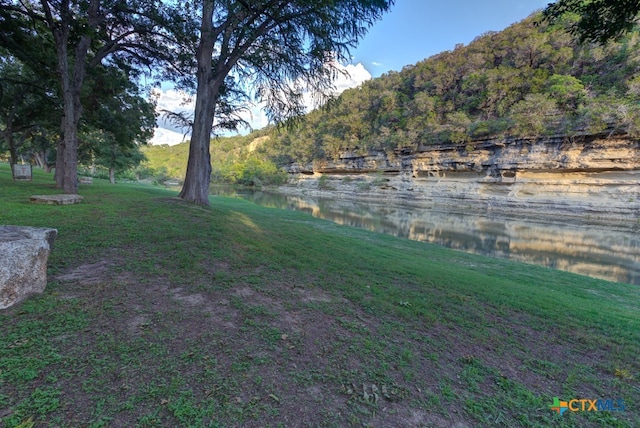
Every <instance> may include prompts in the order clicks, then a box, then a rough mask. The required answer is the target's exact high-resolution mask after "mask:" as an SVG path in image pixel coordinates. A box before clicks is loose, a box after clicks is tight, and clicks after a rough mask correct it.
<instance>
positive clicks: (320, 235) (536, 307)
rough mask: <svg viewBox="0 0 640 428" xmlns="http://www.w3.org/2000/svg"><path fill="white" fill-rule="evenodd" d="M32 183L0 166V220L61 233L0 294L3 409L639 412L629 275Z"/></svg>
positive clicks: (220, 418) (101, 188)
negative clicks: (33, 290) (556, 402)
mask: <svg viewBox="0 0 640 428" xmlns="http://www.w3.org/2000/svg"><path fill="white" fill-rule="evenodd" d="M47 193H57V190H56V189H55V188H54V187H53V185H52V181H51V177H50V176H49V175H45V174H43V173H40V172H39V171H34V182H31V183H14V182H12V181H11V175H10V172H9V170H8V168H5V167H4V166H0V199H1V200H2V201H3V202H2V203H3V207H2V210H1V211H0V223H1V224H23V225H31V226H48V227H55V228H57V229H58V231H59V236H58V238H57V240H56V243H55V247H54V249H53V252H52V254H51V257H50V259H49V278H50V281H49V284H48V287H47V290H46V291H45V293H44V294H42V295H38V296H33V297H32V298H30V299H28V300H27V301H25V302H23V303H22V304H20V305H17V306H14V307H12V308H9V309H8V310H5V311H2V312H0V325H2V326H3V335H1V336H0V362H1V364H0V367H2V371H0V420H1V421H2V422H3V423H4V424H5V425H6V426H8V427H13V426H15V425H17V424H19V423H21V422H24V421H28V420H30V418H31V420H33V421H34V422H36V424H39V425H47V424H48V425H56V426H60V427H72V426H145V427H150V426H203V427H204V426H210V427H215V426H243V427H258V426H260V427H263V426H278V425H284V426H299V425H306V426H350V425H351V426H363V425H365V426H366V425H369V426H421V425H422V426H437V427H450V426H458V427H467V426H468V427H471V426H490V425H496V424H504V425H507V426H516V425H517V426H531V427H534V426H535V427H537V426H549V425H554V426H565V427H569V426H621V427H626V426H628V427H631V426H637V425H639V424H640V419H638V412H637V411H636V410H637V403H640V391H639V390H638V389H637V387H636V379H637V377H638V376H639V375H640V366H639V365H638V360H637V349H638V347H639V346H640V320H638V318H637V313H638V311H639V310H640V291H639V289H638V287H637V286H630V285H624V284H614V283H609V282H605V281H600V280H595V279H590V278H586V277H583V276H578V275H573V274H569V273H564V272H560V271H554V270H550V269H545V268H541V267H536V266H529V265H523V264H519V263H513V262H508V261H505V260H497V259H490V258H485V257H481V256H475V255H471V254H465V253H460V252H455V251H452V250H448V249H445V248H440V247H438V246H435V245H429V244H424V243H420V242H414V241H409V240H405V239H400V238H395V237H391V236H386V235H382V234H375V233H370V232H367V231H364V230H359V229H354V228H350V227H342V226H339V225H336V224H333V223H331V222H327V221H322V220H318V219H313V218H311V217H309V216H307V215H305V214H302V213H298V212H293V211H284V210H276V209H269V208H264V207H259V206H256V205H252V204H250V203H247V202H244V201H240V200H234V199H228V198H222V197H215V198H212V208H210V209H203V208H200V207H196V206H193V205H190V204H185V203H183V202H181V201H180V200H178V199H176V198H175V192H169V191H166V190H162V189H158V188H155V187H150V186H135V185H115V186H114V185H109V184H108V183H107V182H105V181H103V180H94V183H93V184H92V185H81V187H80V194H81V195H82V196H84V201H83V203H82V204H78V205H70V206H45V205H33V204H30V203H29V202H28V197H29V196H30V195H31V194H47ZM523 296H526V298H523ZM554 397H559V398H560V399H561V400H570V399H573V398H589V399H598V398H602V399H608V398H611V399H616V400H618V399H620V400H623V402H624V403H625V405H626V407H625V410H624V411H622V410H620V409H619V410H618V411H604V412H569V411H567V412H565V413H564V414H563V415H558V414H556V413H555V412H554V411H552V410H551V405H552V403H553V399H554Z"/></svg>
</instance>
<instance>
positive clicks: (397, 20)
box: [152, 0, 552, 145]
mask: <svg viewBox="0 0 640 428" xmlns="http://www.w3.org/2000/svg"><path fill="white" fill-rule="evenodd" d="M550 1H552V0H485V1H482V0H481V1H473V0H445V1H437V0H396V1H395V4H394V5H393V6H392V8H391V11H390V12H389V13H387V14H385V15H384V16H383V17H382V19H381V20H380V21H377V22H376V23H375V24H374V26H373V27H371V28H370V29H369V31H368V33H367V34H366V35H365V36H364V38H363V39H362V40H361V41H360V43H359V45H358V47H357V48H356V49H354V50H353V51H352V56H353V57H352V60H351V63H350V64H345V66H346V69H347V71H348V72H349V74H350V76H351V77H350V78H348V79H347V78H342V80H341V81H339V82H336V83H335V86H336V87H337V88H338V89H339V90H340V91H341V90H344V89H347V88H350V87H354V86H358V85H359V84H361V83H362V82H364V81H366V80H368V79H370V78H372V77H379V76H380V75H382V74H383V73H386V72H388V71H391V70H393V71H400V70H402V68H403V67H404V66H405V65H411V64H415V63H417V62H419V61H422V60H423V59H425V58H428V57H430V56H432V55H435V54H437V53H439V52H442V51H446V50H452V49H453V48H454V47H455V45H456V44H458V43H463V44H465V45H467V44H469V43H470V42H471V41H472V40H473V39H475V38H476V37H478V36H480V35H481V34H483V33H486V32H487V31H501V30H503V29H505V28H506V27H508V26H509V25H511V24H513V23H516V22H518V21H521V20H523V19H524V18H526V17H527V16H529V15H530V14H531V13H533V12H534V11H536V10H540V9H543V8H544V7H545V6H546V5H547V4H548V3H549V2H550ZM158 95H159V101H158V102H159V105H160V107H162V108H166V109H169V110H172V111H181V110H183V111H189V110H191V111H192V109H193V104H192V103H189V104H187V105H184V103H183V99H184V95H183V94H180V93H178V92H176V91H173V90H168V91H164V90H163V91H161V92H160V93H159V94H158ZM250 109H251V112H250V115H248V116H247V117H246V118H245V119H246V120H247V121H249V122H250V123H251V125H252V128H253V129H260V128H262V127H263V126H266V125H267V124H268V121H267V118H266V116H265V115H264V113H263V111H262V108H261V106H259V105H254V106H251V107H250ZM247 132H248V130H244V131H243V132H242V133H243V134H245V133H247ZM184 137H185V136H184V135H183V133H182V131H181V130H178V129H175V127H174V126H173V125H171V124H170V123H167V122H166V121H164V120H162V119H160V120H159V124H158V128H156V133H155V136H154V138H153V140H152V144H170V145H173V144H178V143H180V142H182V141H183V139H184ZM187 139H188V137H187Z"/></svg>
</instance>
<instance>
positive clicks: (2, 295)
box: [0, 225, 58, 309]
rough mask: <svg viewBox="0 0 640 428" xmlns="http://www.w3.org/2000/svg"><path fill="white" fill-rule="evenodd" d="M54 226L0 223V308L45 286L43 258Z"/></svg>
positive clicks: (52, 234) (53, 232)
mask: <svg viewBox="0 0 640 428" xmlns="http://www.w3.org/2000/svg"><path fill="white" fill-rule="evenodd" d="M57 234H58V231H57V230H56V229H46V228H36V227H26V226H3V225H0V309H6V308H8V307H9V306H11V305H13V304H15V303H18V302H19V301H21V300H23V299H24V298H25V297H27V296H28V295H30V294H33V293H42V292H43V291H44V289H45V287H46V286H47V260H48V258H49V253H50V251H51V248H52V246H53V241H54V239H55V237H56V236H57Z"/></svg>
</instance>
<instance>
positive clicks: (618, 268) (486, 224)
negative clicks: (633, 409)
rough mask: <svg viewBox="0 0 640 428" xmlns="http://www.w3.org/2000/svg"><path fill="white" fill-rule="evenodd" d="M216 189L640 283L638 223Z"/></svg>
mask: <svg viewBox="0 0 640 428" xmlns="http://www.w3.org/2000/svg"><path fill="white" fill-rule="evenodd" d="M213 193H214V194H223V195H225V196H233V197H241V198H244V199H247V200H249V201H252V202H254V203H257V204H260V205H265V206H269V207H274V208H282V209H293V210H298V211H303V212H306V213H308V214H311V215H313V216H314V217H319V218H323V219H327V220H331V221H334V222H336V223H338V224H344V225H349V226H355V227H360V228H363V229H368V230H372V231H376V232H381V233H386V234H391V235H396V236H401V237H405V238H409V239H413V240H418V241H425V242H432V243H435V244H438V245H443V246H446V247H449V248H453V249H456V250H460V251H466V252H472V253H477V254H483V255H487V256H491V257H499V258H506V259H511V260H517V261H521V262H525V263H533V264H538V265H542V266H547V267H551V268H554V269H561V270H565V271H569V272H574V273H579V274H582V275H588V276H592V277H596V278H602V279H608V280H610V281H617V282H625V283H631V284H638V285H640V234H639V233H638V229H639V226H638V225H626V226H625V225H620V226H611V225H606V226H604V225H598V224H589V223H585V222H578V221H575V222H573V221H572V223H569V222H568V221H567V222H542V221H539V220H534V219H526V218H517V217H501V216H496V215H494V214H491V216H487V215H485V214H482V213H481V214H476V213H473V214H470V213H461V212H451V211H443V210H441V209H440V210H432V209H423V208H415V207H408V206H406V207H403V206H393V207H392V206H389V205H377V204H371V203H363V202H354V201H347V200H332V199H322V198H310V197H298V196H295V197H294V196H284V195H279V194H271V193H263V192H255V193H253V192H238V191H229V190H228V189H223V188H215V189H214V190H213Z"/></svg>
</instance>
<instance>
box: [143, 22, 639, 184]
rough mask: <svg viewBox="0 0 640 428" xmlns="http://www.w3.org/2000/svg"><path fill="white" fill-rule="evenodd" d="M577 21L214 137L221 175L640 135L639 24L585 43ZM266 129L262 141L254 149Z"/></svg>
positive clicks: (463, 52)
mask: <svg viewBox="0 0 640 428" xmlns="http://www.w3.org/2000/svg"><path fill="white" fill-rule="evenodd" d="M570 24H571V23H570V22H563V23H562V24H556V25H550V24H548V23H546V22H543V20H542V18H541V16H540V15H533V16H530V17H529V18H527V19H525V20H523V21H522V22H519V23H517V24H514V25H512V26H510V27H509V28H507V29H505V30H503V31H501V32H490V33H487V34H484V35H481V36H479V37H478V38H477V39H476V40H474V41H473V42H472V43H470V44H469V45H467V46H462V45H460V46H457V47H456V48H455V49H454V50H453V51H447V52H442V53H440V54H438V55H435V56H433V57H431V58H428V59H425V60H424V61H421V62H419V63H417V64H415V65H408V66H406V67H405V68H404V69H403V70H401V71H399V72H391V73H388V74H385V75H383V76H382V77H380V78H377V79H373V80H370V81H368V82H365V83H364V84H363V85H361V86H360V87H358V88H355V89H350V90H348V91H345V92H343V93H342V94H341V95H340V96H339V97H338V99H337V100H335V101H334V102H332V103H331V104H330V105H328V106H326V107H325V108H322V109H319V110H315V111H313V112H311V113H309V114H307V115H306V116H305V118H304V120H303V121H302V122H301V123H299V124H298V125H297V126H295V127H293V128H289V129H276V128H269V129H263V130H260V131H258V132H256V133H252V134H250V135H249V136H247V137H242V138H236V139H220V140H213V141H212V163H213V165H214V175H215V174H216V171H218V173H217V175H218V178H219V179H223V180H225V181H231V182H238V181H239V180H236V179H235V178H234V177H238V176H242V174H243V173H242V172H241V171H242V170H243V168H244V166H246V165H247V163H249V164H251V165H253V166H255V164H256V163H262V166H263V167H268V168H272V166H273V164H275V165H277V166H285V165H287V164H289V163H291V162H301V163H308V162H312V161H314V160H320V159H325V158H335V157H337V156H338V154H339V153H340V152H341V151H343V150H346V149H349V150H351V151H354V152H356V153H366V152H368V151H371V150H384V151H388V152H393V151H396V150H404V151H414V150H419V149H420V147H424V146H427V145H430V144H442V143H445V144H446V143H466V142H469V141H473V140H482V139H490V138H497V139H504V138H520V137H527V138H531V137H533V138H535V137H542V136H545V135H558V134H559V135H565V136H567V137H568V138H571V137H577V136H581V135H584V134H600V133H604V132H607V133H629V134H631V135H634V136H640V33H639V32H638V31H633V32H630V33H629V34H627V35H626V36H625V37H623V38H622V39H620V40H619V41H617V42H610V43H608V44H607V45H605V46H601V45H598V44H579V43H578V42H577V41H576V40H575V39H573V38H572V37H571V35H570V34H569V33H568V32H567V31H566V28H567V27H568V26H569V25H570ZM265 136H268V137H269V138H268V139H265V138H263V137H265ZM258 137H260V140H259V142H260V144H253V145H252V146H251V150H249V147H250V145H251V142H252V141H253V140H255V139H256V138H258ZM171 150H175V149H171ZM147 156H149V157H150V158H153V156H152V154H151V153H150V152H149V151H147ZM182 162H183V164H184V163H186V155H185V158H184V159H183V160H182ZM253 166H252V168H253ZM229 171H234V172H233V173H229ZM234 174H235V175H234ZM247 174H248V173H247ZM249 175H250V174H249ZM246 176H247V175H246V174H245V175H244V177H246ZM240 181H244V182H247V181H249V182H250V181H251V180H240Z"/></svg>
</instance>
